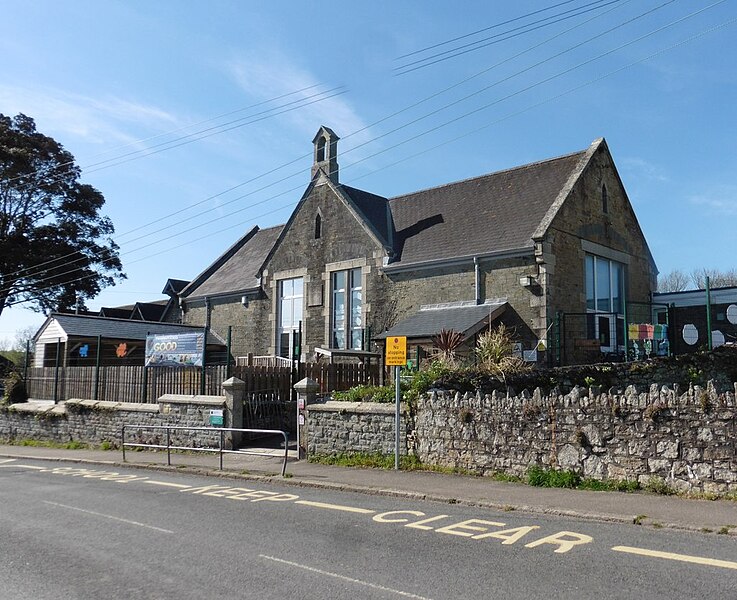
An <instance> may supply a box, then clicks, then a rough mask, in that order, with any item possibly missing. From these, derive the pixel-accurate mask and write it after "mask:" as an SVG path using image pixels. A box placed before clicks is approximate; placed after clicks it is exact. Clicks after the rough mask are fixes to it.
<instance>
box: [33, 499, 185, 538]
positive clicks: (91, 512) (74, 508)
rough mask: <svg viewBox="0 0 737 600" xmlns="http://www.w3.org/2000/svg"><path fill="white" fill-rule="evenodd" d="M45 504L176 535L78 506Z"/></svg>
mask: <svg viewBox="0 0 737 600" xmlns="http://www.w3.org/2000/svg"><path fill="white" fill-rule="evenodd" d="M42 502H43V503H44V504H50V505H51V506H59V507H61V508H68V509H69V510H76V511H79V512H81V513H85V514H88V515H94V516H96V517H104V518H105V519H112V520H113V521H120V522H121V523H128V525H138V527H145V528H146V529H153V530H154V531H160V532H162V533H174V532H173V531H170V530H169V529H162V528H161V527H155V526H153V525H146V524H145V523H139V522H138V521H129V520H128V519H121V518H120V517H114V516H112V515H104V514H102V513H98V512H94V511H92V510H85V509H84V508H77V507H76V506H68V505H66V504H59V503H58V502H49V501H48V500H42Z"/></svg>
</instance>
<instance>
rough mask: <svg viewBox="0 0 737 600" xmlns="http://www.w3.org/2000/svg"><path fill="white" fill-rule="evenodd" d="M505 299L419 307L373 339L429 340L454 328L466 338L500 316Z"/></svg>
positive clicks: (505, 303)
mask: <svg viewBox="0 0 737 600" xmlns="http://www.w3.org/2000/svg"><path fill="white" fill-rule="evenodd" d="M507 306H508V304H507V301H506V300H505V299H495V300H487V301H486V302H484V303H483V304H476V303H475V302H449V303H445V304H428V305H424V306H421V307H420V309H419V310H418V311H417V312H416V313H415V314H413V315H411V316H409V317H407V318H406V319H404V320H403V321H400V322H399V323H397V324H396V325H395V326H394V327H392V328H391V329H389V330H388V331H385V332H384V333H382V334H380V335H377V336H376V338H375V339H379V340H382V339H386V338H388V337H392V336H406V337H407V338H408V339H415V340H420V339H432V338H433V337H434V336H436V335H438V334H439V333H440V332H441V331H442V330H443V329H446V330H452V331H457V332H459V333H462V334H463V338H464V339H468V338H470V337H471V336H473V335H475V334H476V333H478V332H479V331H481V330H482V329H484V328H486V327H488V326H489V324H490V323H491V322H492V321H493V320H494V319H496V318H498V317H499V315H501V314H502V313H503V312H504V310H505V309H506V308H507Z"/></svg>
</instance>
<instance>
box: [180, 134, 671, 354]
mask: <svg viewBox="0 0 737 600" xmlns="http://www.w3.org/2000/svg"><path fill="white" fill-rule="evenodd" d="M312 143H313V146H314V161H313V165H312V169H311V178H310V181H309V182H308V184H307V187H306V189H305V191H304V193H303V194H302V197H301V198H300V200H299V202H298V203H297V205H296V207H295V209H294V211H293V212H292V214H291V216H290V217H289V220H288V221H287V222H286V223H285V224H283V225H279V226H276V227H269V228H265V229H260V228H259V227H254V228H253V229H251V230H250V231H248V232H247V233H246V234H245V235H244V236H243V237H242V238H241V239H239V240H238V241H237V242H236V243H235V244H234V245H233V246H232V247H230V248H228V249H227V250H226V251H225V252H224V253H223V254H222V255H221V256H220V257H219V258H217V260H215V261H214V262H213V263H212V264H211V265H210V266H209V267H208V268H207V269H205V271H203V272H202V273H201V274H200V275H198V276H197V277H196V278H195V279H194V280H193V281H192V282H191V283H189V285H187V286H186V287H185V288H184V289H183V290H182V291H181V293H180V302H179V308H178V310H177V311H173V312H172V313H171V315H170V316H169V318H168V320H180V321H181V322H182V323H184V324H187V325H197V326H209V327H211V328H212V329H213V330H214V332H216V333H217V334H218V335H219V336H220V337H223V338H224V337H225V336H226V334H227V329H228V327H229V326H233V327H234V328H238V331H239V333H240V335H239V342H238V344H237V347H236V346H234V350H233V353H234V354H237V355H244V354H246V353H253V354H256V355H273V356H282V357H290V358H291V357H294V353H297V354H298V355H299V357H300V358H301V359H302V360H307V359H311V358H313V357H314V356H315V355H318V356H319V355H325V354H328V355H329V354H331V353H336V354H343V355H344V356H345V355H351V354H353V355H354V356H356V357H360V356H361V353H362V352H366V351H380V350H381V349H382V347H383V339H384V337H385V336H386V335H406V336H407V337H408V342H409V346H410V353H412V352H413V351H414V348H416V347H417V346H423V345H424V346H426V347H427V346H429V345H431V344H432V338H433V336H435V335H437V334H438V333H439V332H440V331H441V330H442V329H453V330H455V331H459V332H461V333H462V334H463V337H464V340H465V344H466V346H467V347H468V348H471V347H472V346H473V345H474V343H475V339H476V336H477V335H478V334H479V333H481V332H483V331H484V330H486V329H487V328H488V327H489V326H490V325H492V326H493V325H494V324H497V323H504V324H505V325H507V326H508V327H510V328H512V329H513V331H514V335H515V337H516V338H517V340H518V342H519V343H518V346H517V349H518V350H519V351H520V352H524V353H525V354H524V355H525V357H526V358H527V359H528V360H537V361H544V360H546V359H547V357H546V352H545V351H544V350H543V347H544V346H545V345H546V344H545V342H547V341H548V339H549V337H550V328H551V324H552V323H553V320H554V318H555V315H556V313H557V312H558V311H563V312H567V313H580V314H582V315H584V316H585V318H586V322H587V327H586V331H585V332H584V334H583V335H584V336H585V337H591V338H592V339H594V340H598V342H597V349H598V351H600V352H616V351H618V350H619V351H622V350H623V349H624V338H623V335H622V334H620V333H619V332H623V331H624V303H625V298H626V299H627V300H628V301H637V302H643V303H647V302H649V301H650V299H651V293H652V292H653V291H654V290H655V287H656V277H657V269H656V266H655V263H654V261H653V257H652V254H651V253H650V250H649V248H648V245H647V242H646V241H645V237H644V235H643V233H642V230H641V228H640V225H639V223H638V221H637V217H636V216H635V213H634V211H633V209H632V205H631V204H630V201H629V199H628V197H627V192H626V191H625V188H624V185H623V183H622V181H621V179H620V177H619V174H618V173H617V169H616V166H615V164H614V161H613V159H612V156H611V154H610V152H609V148H608V147H607V144H606V141H605V140H604V139H597V140H595V141H594V142H593V143H592V144H591V145H590V146H589V147H588V148H586V149H584V150H581V151H578V152H574V153H572V154H567V155H565V156H559V157H556V158H550V159H547V160H541V161H539V162H535V163H531V164H527V165H522V166H520V167H516V168H512V169H507V170H504V171H499V172H495V173H490V174H487V175H482V176H480V177H474V178H472V179H466V180H464V181H458V182H455V183H449V184H447V185H442V186H439V187H434V188H430V189H425V190H421V191H418V192H414V193H411V194H406V195H403V196H398V197H394V198H384V197H382V196H378V195H376V194H372V193H371V192H369V191H365V190H360V189H357V188H354V187H350V186H347V185H343V184H341V183H340V177H339V175H340V171H339V167H338V136H337V135H336V134H335V133H334V132H333V131H332V130H331V129H329V128H327V127H321V128H320V130H319V131H318V132H317V134H316V135H315V137H314V139H313V142H312ZM300 336H301V338H300ZM541 340H542V341H543V344H541V343H540V341H541Z"/></svg>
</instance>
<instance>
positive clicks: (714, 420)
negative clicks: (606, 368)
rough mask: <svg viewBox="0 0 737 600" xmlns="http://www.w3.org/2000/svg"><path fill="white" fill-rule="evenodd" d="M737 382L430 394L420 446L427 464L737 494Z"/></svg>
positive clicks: (422, 405) (418, 420) (421, 414)
mask: <svg viewBox="0 0 737 600" xmlns="http://www.w3.org/2000/svg"><path fill="white" fill-rule="evenodd" d="M736 395H737V384H735V386H734V391H731V392H722V393H717V392H716V390H715V388H714V387H713V386H712V385H711V384H710V385H709V386H708V387H707V388H705V389H703V388H700V387H698V386H696V387H690V388H689V389H688V390H686V391H685V392H683V393H682V392H681V391H679V389H678V388H677V386H676V387H675V388H668V387H660V386H657V385H653V386H651V387H650V390H649V391H648V392H645V393H638V392H637V390H636V389H635V388H634V387H629V388H627V390H625V392H624V393H617V392H616V391H614V390H612V391H611V393H607V392H601V391H599V390H598V389H591V390H587V389H582V388H578V387H577V388H574V389H573V391H571V392H570V393H569V394H566V395H560V394H553V395H551V396H542V395H541V394H540V392H539V390H538V391H537V392H536V393H535V394H532V395H530V394H529V393H525V394H522V395H520V396H515V397H508V396H506V395H501V394H497V393H492V394H490V395H481V394H468V393H467V394H459V393H449V392H432V393H430V394H428V395H426V396H425V397H424V398H421V399H420V401H419V404H418V407H417V413H416V415H415V420H414V425H415V431H414V438H415V447H414V449H413V450H414V452H415V453H416V454H417V456H418V457H419V459H420V460H421V461H422V462H423V463H428V464H436V465H442V466H446V467H457V468H463V469H471V470H475V471H479V472H482V473H485V474H490V473H493V472H505V473H510V474H514V475H520V476H523V475H524V474H525V473H526V472H527V470H528V469H529V467H530V466H532V465H539V466H542V467H548V468H551V467H552V468H558V469H572V470H574V471H576V472H578V473H579V474H581V475H583V476H585V477H592V478H596V479H620V480H621V479H630V480H638V481H639V482H640V483H647V482H648V481H649V480H650V479H651V478H652V477H659V478H662V479H663V480H665V481H666V482H667V483H668V484H669V485H670V486H672V487H674V488H676V489H678V490H682V491H692V490H696V491H702V492H719V493H723V492H735V491H737V403H736V401H735V396H736Z"/></svg>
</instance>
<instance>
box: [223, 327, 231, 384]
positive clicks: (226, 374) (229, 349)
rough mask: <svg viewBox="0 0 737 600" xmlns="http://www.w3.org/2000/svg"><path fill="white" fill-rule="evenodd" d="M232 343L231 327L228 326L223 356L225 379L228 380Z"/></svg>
mask: <svg viewBox="0 0 737 600" xmlns="http://www.w3.org/2000/svg"><path fill="white" fill-rule="evenodd" d="M232 341H233V326H232V325H228V338H227V341H226V344H227V345H228V349H227V351H226V354H225V379H230V351H231V348H232Z"/></svg>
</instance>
